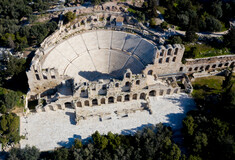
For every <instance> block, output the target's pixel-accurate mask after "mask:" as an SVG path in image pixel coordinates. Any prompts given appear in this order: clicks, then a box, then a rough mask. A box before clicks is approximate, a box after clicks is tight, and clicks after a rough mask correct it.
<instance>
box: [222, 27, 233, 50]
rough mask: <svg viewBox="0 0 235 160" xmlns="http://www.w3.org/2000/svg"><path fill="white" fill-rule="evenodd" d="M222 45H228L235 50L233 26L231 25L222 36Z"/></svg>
mask: <svg viewBox="0 0 235 160" xmlns="http://www.w3.org/2000/svg"><path fill="white" fill-rule="evenodd" d="M223 38H224V45H225V46H226V47H230V48H231V49H232V50H235V28H234V27H232V28H230V30H229V31H228V33H227V34H225V35H224V36H223Z"/></svg>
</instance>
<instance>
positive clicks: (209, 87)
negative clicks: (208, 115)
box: [192, 74, 235, 100]
mask: <svg viewBox="0 0 235 160" xmlns="http://www.w3.org/2000/svg"><path fill="white" fill-rule="evenodd" d="M223 80H224V76H210V77H202V78H197V79H196V80H195V81H194V82H192V85H193V93H192V96H193V97H194V98H195V99H199V100H202V99H204V97H205V96H208V95H211V94H221V93H222V92H223V89H222V87H221V86H222V83H223ZM232 81H233V82H234V83H235V74H233V78H232ZM233 90H234V91H235V85H234V86H233Z"/></svg>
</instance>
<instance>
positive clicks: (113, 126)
mask: <svg viewBox="0 0 235 160" xmlns="http://www.w3.org/2000/svg"><path fill="white" fill-rule="evenodd" d="M137 102H139V103H140V102H141V101H131V102H128V103H117V104H112V105H104V106H99V107H103V108H104V109H105V107H109V110H110V108H114V111H115V107H119V106H125V107H127V108H128V106H130V105H131V106H132V105H133V103H134V104H136V103H137ZM150 104H151V108H152V111H153V114H151V115H150V114H149V112H148V111H143V112H136V113H133V114H129V116H128V117H124V118H120V117H119V119H118V118H117V117H114V118H112V119H110V120H104V121H99V119H98V118H97V117H95V118H94V119H88V120H85V121H82V122H81V123H80V124H79V125H75V121H74V118H75V117H74V116H75V114H74V110H72V109H66V110H64V111H63V110H58V111H49V112H41V113H36V114H31V115H29V116H28V118H24V117H21V119H20V125H21V131H20V134H21V135H26V139H25V140H21V142H20V144H21V147H25V145H26V144H29V145H30V146H36V147H38V148H39V149H40V150H41V151H46V150H52V149H54V148H55V147H60V146H67V147H68V146H70V145H71V144H72V143H73V141H74V138H80V139H83V140H84V141H85V140H86V139H87V138H89V137H90V136H91V134H92V133H94V132H95V131H96V130H97V131H99V132H100V133H102V134H106V133H107V132H108V131H112V132H113V133H121V134H133V133H135V132H136V131H137V130H140V129H142V128H143V127H144V126H150V125H154V124H157V123H159V122H162V123H166V124H169V125H170V126H171V127H173V129H178V128H180V127H181V121H182V119H183V118H184V117H185V114H186V112H187V111H189V110H192V109H194V108H195V103H194V100H193V99H192V98H189V97H188V96H187V95H186V94H179V95H172V96H165V97H151V98H150ZM108 118H109V117H108ZM26 122H27V123H26ZM26 133H27V134H26Z"/></svg>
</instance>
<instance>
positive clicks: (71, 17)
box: [64, 12, 76, 24]
mask: <svg viewBox="0 0 235 160" xmlns="http://www.w3.org/2000/svg"><path fill="white" fill-rule="evenodd" d="M75 18H76V14H75V13H73V12H67V13H65V15H64V23H65V24H67V23H69V22H72V21H73V20H74V19H75Z"/></svg>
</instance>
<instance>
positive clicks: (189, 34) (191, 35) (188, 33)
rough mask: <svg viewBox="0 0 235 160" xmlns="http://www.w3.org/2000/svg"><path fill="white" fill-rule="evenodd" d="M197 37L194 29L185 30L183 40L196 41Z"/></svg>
mask: <svg viewBox="0 0 235 160" xmlns="http://www.w3.org/2000/svg"><path fill="white" fill-rule="evenodd" d="M197 39H198V36H197V34H196V32H195V31H191V30H187V31H186V33H185V40H186V41H187V42H196V41H197Z"/></svg>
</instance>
